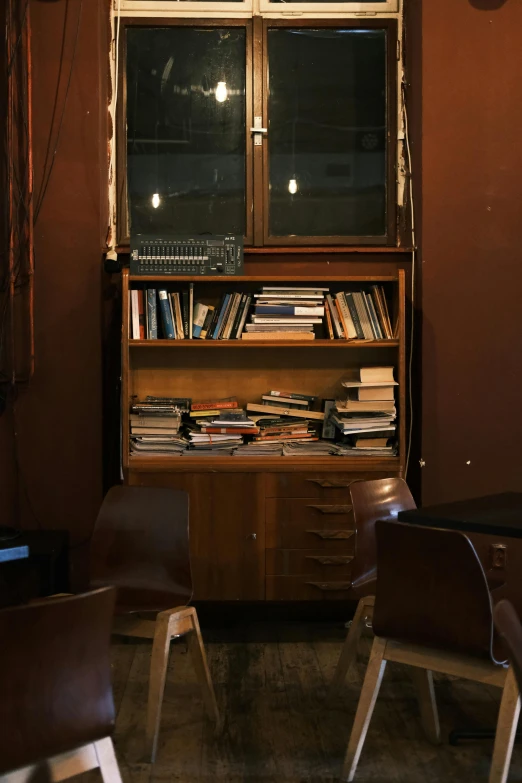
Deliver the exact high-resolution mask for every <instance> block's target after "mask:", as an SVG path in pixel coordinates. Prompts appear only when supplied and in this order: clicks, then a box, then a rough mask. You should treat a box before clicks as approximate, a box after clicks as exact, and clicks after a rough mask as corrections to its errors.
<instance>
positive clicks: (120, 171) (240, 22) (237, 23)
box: [116, 17, 254, 246]
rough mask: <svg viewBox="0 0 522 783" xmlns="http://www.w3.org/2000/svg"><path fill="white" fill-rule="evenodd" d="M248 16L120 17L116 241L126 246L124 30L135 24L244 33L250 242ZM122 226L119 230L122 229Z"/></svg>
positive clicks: (249, 233) (248, 236) (249, 230)
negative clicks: (242, 30)
mask: <svg viewBox="0 0 522 783" xmlns="http://www.w3.org/2000/svg"><path fill="white" fill-rule="evenodd" d="M252 21H253V20H252V18H251V17H250V18H241V19H221V18H215V19H203V18H190V19H188V18H187V19H186V18H180V17H170V18H163V17H147V18H146V19H145V18H143V17H132V18H125V19H124V18H122V20H121V31H120V51H119V58H120V63H121V68H120V69H119V79H118V81H119V86H118V91H119V94H120V96H121V100H120V101H119V104H118V108H117V136H116V145H117V155H116V170H117V175H116V182H117V199H116V202H117V203H116V214H117V221H116V227H117V236H118V244H119V245H123V246H126V245H128V244H129V241H130V231H129V229H130V221H129V201H128V197H127V131H126V127H127V121H126V118H127V78H126V70H127V68H126V66H127V30H128V29H129V28H136V27H145V28H149V27H201V28H202V27H207V28H208V27H243V28H244V29H245V33H246V63H245V66H246V73H245V88H246V94H245V120H246V122H245V137H246V138H245V228H246V233H245V236H244V241H245V245H247V246H249V245H252V244H253V242H254V235H253V219H254V217H253V214H254V209H253V165H252V147H253V145H252V135H251V133H250V120H249V118H250V117H252V114H253V112H252V87H253V65H252V60H253V58H252V46H253V41H252V39H253V24H252ZM122 229H123V230H122Z"/></svg>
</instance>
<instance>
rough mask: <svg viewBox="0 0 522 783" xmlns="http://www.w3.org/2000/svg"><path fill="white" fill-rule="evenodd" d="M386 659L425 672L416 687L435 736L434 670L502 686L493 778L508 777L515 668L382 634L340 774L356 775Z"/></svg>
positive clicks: (516, 696)
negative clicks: (420, 683) (419, 645)
mask: <svg viewBox="0 0 522 783" xmlns="http://www.w3.org/2000/svg"><path fill="white" fill-rule="evenodd" d="M388 661H396V662H397V663H404V664H407V665H409V666H412V667H415V669H414V671H415V672H416V673H417V674H416V675H415V678H416V679H418V678H419V677H422V676H424V681H423V683H424V684H423V685H422V686H421V689H419V688H418V692H419V693H420V694H422V699H421V715H422V719H423V723H424V726H425V728H428V732H427V733H428V734H431V735H432V737H433V738H435V739H436V738H437V737H438V736H440V731H439V720H438V714H437V705H436V701H435V692H434V689H433V680H432V676H431V672H432V671H435V672H441V673H442V674H449V675H452V676H455V677H462V678H464V679H468V680H474V681H476V682H483V683H487V684H489V685H496V686H498V687H499V688H502V700H501V703H500V710H499V715H498V721H497V732H496V737H495V745H494V748H493V759H492V763H491V770H490V775H489V783H506V781H507V776H508V771H509V764H510V761H511V754H512V751H513V743H514V741H515V734H516V729H517V724H518V718H519V715H520V693H519V690H518V686H517V683H516V679H515V675H514V673H513V669H512V668H511V667H510V668H507V667H505V666H499V665H495V664H493V663H491V662H488V661H486V660H484V661H483V660H480V659H478V658H472V657H469V656H464V655H458V654H456V653H448V652H444V651H442V650H434V649H430V648H427V647H418V646H415V645H410V644H401V643H399V642H395V641H392V640H389V639H384V638H380V637H378V636H376V637H375V640H374V642H373V646H372V651H371V655H370V660H369V662H368V667H367V669H366V675H365V678H364V683H363V686H362V690H361V695H360V698H359V704H358V706H357V712H356V714H355V720H354V723H353V728H352V732H351V734H350V740H349V742H348V749H347V752H346V757H345V761H344V766H343V770H342V774H341V779H342V780H345V781H352V780H353V779H354V777H355V772H356V769H357V765H358V763H359V758H360V755H361V751H362V748H363V745H364V740H365V739H366V733H367V731H368V727H369V725H370V720H371V717H372V713H373V709H374V707H375V702H376V701H377V696H378V694H379V688H380V686H381V682H382V678H383V676H384V671H385V669H386V664H387V662H388ZM421 672H425V675H421ZM417 684H418V683H417Z"/></svg>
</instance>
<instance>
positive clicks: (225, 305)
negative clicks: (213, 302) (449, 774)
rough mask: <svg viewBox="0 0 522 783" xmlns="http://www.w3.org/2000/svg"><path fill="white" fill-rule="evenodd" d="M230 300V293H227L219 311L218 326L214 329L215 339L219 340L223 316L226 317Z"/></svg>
mask: <svg viewBox="0 0 522 783" xmlns="http://www.w3.org/2000/svg"><path fill="white" fill-rule="evenodd" d="M229 300H230V294H225V298H224V299H223V304H222V305H221V309H220V311H219V318H218V320H217V323H216V327H215V329H214V334H213V335H212V339H213V340H217V339H218V337H219V332H220V330H221V326H222V324H223V318H224V317H225V313H226V311H227V305H228V302H229Z"/></svg>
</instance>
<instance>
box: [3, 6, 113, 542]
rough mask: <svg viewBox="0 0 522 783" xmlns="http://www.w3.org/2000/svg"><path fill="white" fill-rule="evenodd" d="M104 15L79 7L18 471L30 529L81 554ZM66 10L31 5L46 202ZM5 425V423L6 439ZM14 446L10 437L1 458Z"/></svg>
mask: <svg viewBox="0 0 522 783" xmlns="http://www.w3.org/2000/svg"><path fill="white" fill-rule="evenodd" d="M68 5H69V13H68V26H67V35H66V46H65V52H64V65H63V71H62V79H61V89H60V93H59V96H58V112H57V116H56V118H55V124H54V129H53V133H52V146H51V148H52V149H53V148H54V145H55V141H56V132H57V127H58V124H59V118H60V114H61V107H62V106H63V99H64V94H65V87H66V83H67V79H68V76H69V69H70V63H71V57H72V52H73V44H74V39H75V33H76V20H77V18H78V11H79V8H80V2H79V0H70V2H69V4H68ZM100 5H101V0H100V2H99V1H98V0H84V2H83V4H82V11H81V20H80V32H79V38H78V46H77V52H76V60H75V65H74V69H73V74H72V80H71V86H70V92H69V97H68V102H67V107H66V111H65V115H64V121H63V127H62V132H61V135H60V139H59V146H58V150H57V154H56V159H55V165H54V168H53V171H52V176H51V179H50V181H49V186H48V189H47V194H46V196H45V201H44V203H43V207H42V210H41V212H40V215H39V219H38V222H37V224H36V228H35V256H36V262H35V263H36V274H35V326H36V333H35V338H36V370H35V375H34V379H33V381H32V383H31V384H30V387H29V389H27V390H23V389H22V390H21V393H20V397H19V401H18V403H17V429H18V442H19V455H20V466H21V469H22V476H23V483H24V485H25V488H26V491H25V490H24V491H22V492H21V504H22V523H23V524H24V525H25V526H28V527H35V526H37V525H38V524H41V525H42V526H43V527H56V528H68V529H70V530H71V531H73V533H72V543H73V545H74V544H75V543H79V542H81V541H82V540H83V539H85V537H86V536H87V535H88V533H89V532H90V530H91V527H92V524H93V521H94V519H95V516H96V512H97V509H98V507H99V504H100V500H101V495H102V420H101V410H102V381H101V367H102V341H101V280H102V273H101V247H102V240H104V239H105V233H106V225H107V220H106V197H105V194H106V187H107V186H106V180H105V176H106V175H105V170H106V155H107V153H106V150H107V141H106V136H107V127H106V122H107V96H106V94H104V92H105V86H104V84H105V71H106V67H105V64H106V62H107V52H106V48H105V47H106V42H105V40H104V36H105V34H106V27H105V25H104V24H103V23H102V19H101V15H100ZM104 5H105V6H107V7H108V3H104ZM65 9H66V3H64V2H59V3H41V2H36V1H35V0H31V3H30V10H31V20H32V34H33V38H32V57H33V132H34V168H35V178H36V191H37V192H38V190H39V189H40V186H41V181H42V171H43V166H44V158H45V152H46V148H47V143H48V139H49V134H50V126H51V118H52V113H53V104H54V99H55V90H56V83H57V78H58V71H59V61H60V50H61V43H62V31H63V21H64V14H65ZM100 64H103V69H101V68H100ZM102 193H103V194H104V195H103V198H102ZM4 419H5V417H4ZM7 423H8V422H7V420H6V421H5V423H4V421H3V422H2V424H3V425H4V428H5V429H7ZM1 434H2V431H1V430H0V437H1ZM6 442H7V441H6V439H4V438H3V439H2V443H1V444H0V448H1V449H3V446H4V445H5V444H6ZM75 553H77V554H80V553H81V549H80V550H75Z"/></svg>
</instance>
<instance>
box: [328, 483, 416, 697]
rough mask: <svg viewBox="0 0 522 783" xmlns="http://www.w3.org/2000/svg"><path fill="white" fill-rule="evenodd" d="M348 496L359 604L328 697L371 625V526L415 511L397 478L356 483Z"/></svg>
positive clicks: (354, 587) (373, 566) (373, 557)
mask: <svg viewBox="0 0 522 783" xmlns="http://www.w3.org/2000/svg"><path fill="white" fill-rule="evenodd" d="M350 494H351V499H352V510H353V517H354V522H355V531H356V543H355V558H354V560H353V569H352V592H353V594H354V596H355V597H356V598H358V599H359V603H358V605H357V609H356V612H355V615H354V618H353V620H352V624H351V625H350V629H349V631H348V633H347V635H346V640H345V642H344V645H343V649H342V651H341V656H340V658H339V662H338V664H337V668H336V670H335V673H334V676H333V680H332V683H331V686H330V696H334V695H335V693H337V692H338V690H339V687H340V686H342V685H343V683H344V681H345V680H346V676H347V674H348V671H349V669H350V667H351V666H352V664H353V663H354V661H355V660H356V658H357V648H358V645H359V640H360V638H361V634H362V631H363V629H364V627H365V625H366V624H371V621H372V617H373V607H374V603H375V586H376V582H377V562H376V544H375V523H376V521H377V520H378V519H397V514H398V513H399V511H406V510H409V509H412V508H416V505H415V501H414V500H413V497H412V495H411V492H410V490H409V489H408V485H407V484H406V482H405V481H404V480H403V479H400V478H387V479H378V480H376V481H356V482H354V483H353V484H352V485H351V487H350Z"/></svg>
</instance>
